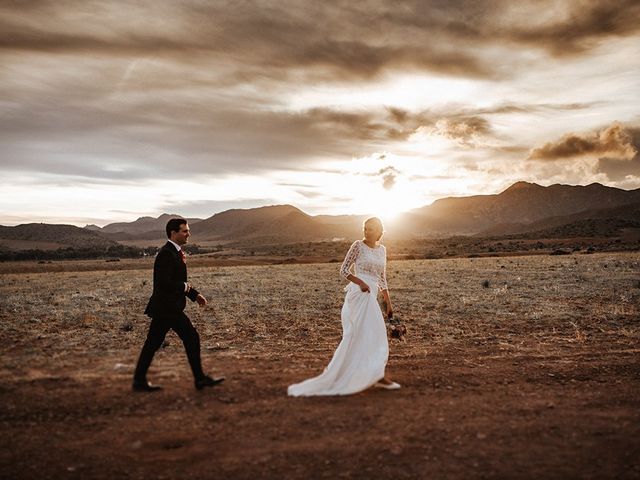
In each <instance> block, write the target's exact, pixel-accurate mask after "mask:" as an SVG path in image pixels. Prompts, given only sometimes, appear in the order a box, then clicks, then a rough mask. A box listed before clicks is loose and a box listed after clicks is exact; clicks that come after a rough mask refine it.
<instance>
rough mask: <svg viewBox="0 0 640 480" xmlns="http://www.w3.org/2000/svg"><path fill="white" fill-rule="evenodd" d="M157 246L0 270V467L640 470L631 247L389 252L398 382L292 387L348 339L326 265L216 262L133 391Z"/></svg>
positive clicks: (45, 470)
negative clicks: (138, 257)
mask: <svg viewBox="0 0 640 480" xmlns="http://www.w3.org/2000/svg"><path fill="white" fill-rule="evenodd" d="M151 262H152V260H151V259H147V260H144V261H137V263H136V262H130V263H125V262H122V263H119V264H118V263H114V264H108V265H106V264H105V263H104V262H97V261H96V262H93V263H92V262H91V261H85V262H65V263H58V262H56V263H53V264H36V263H23V264H1V265H0V272H1V274H2V276H1V279H0V317H1V318H0V344H1V346H2V347H1V360H2V362H1V365H0V402H1V403H0V404H1V405H2V409H1V410H0V417H1V418H0V447H1V448H0V471H1V475H0V476H1V477H2V478H12V479H18V478H20V479H21V478H28V479H43V478H69V479H75V478H77V479H92V478H104V479H115V478H134V479H148V478H153V479H162V478H164V479H183V478H188V479H191V478H193V479H202V478H219V479H236V478H239V479H259V478H283V479H290V478H291V479H306V478H330V479H336V478H359V479H377V478H381V479H403V478H425V479H439V478H446V479H469V478H531V479H534V478H536V479H539V478H557V479H568V478H593V479H604V478H621V479H631V478H640V355H639V354H640V254H639V253H637V252H636V253H610V254H593V255H577V254H574V255H565V256H540V255H539V256H529V257H500V258H469V259H442V260H407V261H392V262H390V263H389V266H388V279H389V285H390V288H391V295H392V299H393V300H394V306H395V310H396V312H397V316H398V317H399V318H401V319H402V320H403V321H404V322H405V324H406V325H407V327H408V330H409V332H408V337H407V341H406V342H403V343H401V342H398V341H395V340H392V341H391V342H390V343H391V355H390V360H389V365H388V373H389V375H390V376H391V377H392V378H393V379H394V380H396V381H398V382H400V383H401V384H402V385H403V388H402V389H401V390H399V391H395V392H389V391H380V390H378V389H376V390H375V391H367V392H363V393H360V394H358V395H354V396H350V397H336V398H308V399H304V398H302V399H300V398H297V399H292V398H288V397H287V396H286V387H287V385H288V384H290V383H292V382H297V381H300V380H302V379H304V378H307V377H309V376H311V375H314V374H317V373H319V372H320V371H321V370H322V368H323V367H324V366H325V365H326V363H327V362H328V360H329V359H330V358H331V354H332V352H333V350H334V348H335V347H336V345H337V343H338V342H339V340H340V335H341V329H340V308H341V305H342V296H343V292H342V287H343V285H344V281H343V280H342V279H341V278H340V277H339V275H338V265H337V264H335V263H334V264H306V265H262V266H233V267H212V266H198V265H199V263H198V261H197V257H194V258H193V259H192V261H190V265H191V268H190V279H191V281H192V283H193V284H194V285H196V286H197V287H198V289H199V290H200V291H201V292H203V293H204V294H205V295H206V296H207V297H208V298H209V300H210V304H209V306H207V307H206V308H205V309H199V308H197V307H196V306H195V305H194V304H192V305H189V306H188V308H187V313H188V315H189V316H190V317H191V319H192V321H193V322H194V324H195V325H196V326H197V328H198V330H199V332H200V335H201V339H202V345H203V363H204V365H205V367H206V370H208V371H209V373H211V374H222V373H223V374H225V375H226V376H227V380H226V382H225V383H223V384H222V385H221V386H219V387H215V388H213V389H208V390H205V391H200V392H199V391H196V390H195V389H194V388H193V384H192V381H191V378H190V371H189V368H188V364H187V361H186V358H185V355H184V352H183V350H182V345H181V343H180V342H179V340H178V338H177V337H176V336H175V334H173V333H170V334H169V336H168V337H167V344H166V345H165V347H164V348H163V349H162V350H161V351H160V352H158V354H157V356H156V359H155V361H154V364H153V365H152V367H151V371H150V379H151V381H153V382H155V383H159V384H161V385H163V386H164V390H162V391H161V392H159V393H153V394H140V393H136V394H134V393H132V392H131V391H130V383H131V374H132V370H133V365H134V363H135V360H136V358H137V354H138V352H139V349H140V347H141V346H142V343H143V340H144V336H145V333H146V329H147V325H148V319H147V318H146V317H144V316H143V315H142V311H143V309H144V305H145V303H146V300H147V298H148V296H149V294H150V290H151V270H150V269H151V264H152V263H151Z"/></svg>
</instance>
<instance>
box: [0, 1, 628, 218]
mask: <svg viewBox="0 0 640 480" xmlns="http://www.w3.org/2000/svg"><path fill="white" fill-rule="evenodd" d="M638 18H640V2H638V1H636V0H620V1H616V2H611V1H610V0H574V1H568V0H533V1H518V2H512V1H510V0H504V1H503V0H491V1H482V0H437V1H436V0H433V1H425V0H416V1H402V0H399V1H382V0H371V1H367V0H365V1H358V2H353V1H326V2H317V1H311V0H296V1H293V0H289V1H254V2H250V1H242V0H236V1H204V0H182V1H179V2H176V1H173V0H149V1H126V2H125V1H122V2H116V1H111V2H108V1H91V0H77V1H76V0H30V1H28V2H23V1H17V0H16V1H12V0H0V146H1V148H0V224H2V225H17V224H20V223H29V222H45V223H69V224H74V225H78V226H84V225H86V224H96V225H100V226H103V225H105V224H108V223H111V222H116V221H133V220H135V219H136V218H138V217H140V216H158V215H160V214H162V213H165V212H166V213H177V214H181V215H184V216H188V217H200V218H207V217H209V216H211V215H213V214H214V213H217V212H220V211H224V210H228V209H230V208H252V207H258V206H264V205H274V204H285V203H286V204H292V205H295V206H297V207H298V208H300V209H302V210H303V211H305V212H307V213H309V214H312V215H316V214H377V215H380V216H382V217H383V218H392V217H393V215H395V214H397V213H399V212H402V211H406V210H409V209H412V208H417V207H421V206H424V205H428V204H430V203H431V202H433V201H434V200H436V199H438V198H442V197H447V196H467V195H477V194H495V193H499V192H501V191H502V190H504V189H506V188H507V187H509V186H510V185H511V184H513V183H514V182H516V181H528V182H535V183H538V184H540V185H551V184H555V183H563V184H571V185H587V184H590V183H593V182H599V183H602V184H605V185H608V186H612V187H617V188H622V189H626V190H629V189H636V188H640V154H639V151H640V23H639V22H638V21H637V19H638Z"/></svg>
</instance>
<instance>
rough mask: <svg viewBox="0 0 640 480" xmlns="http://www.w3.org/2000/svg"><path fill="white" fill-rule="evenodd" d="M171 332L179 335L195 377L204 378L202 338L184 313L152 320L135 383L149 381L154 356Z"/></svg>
mask: <svg viewBox="0 0 640 480" xmlns="http://www.w3.org/2000/svg"><path fill="white" fill-rule="evenodd" d="M169 330H173V331H174V332H176V333H177V334H178V337H180V340H182V343H183V344H184V349H185V350H186V352H187V359H188V360H189V366H191V371H192V372H193V377H194V378H195V379H196V380H199V379H201V378H203V377H204V372H203V371H202V363H201V361H200V336H199V335H198V332H197V331H196V329H195V328H194V326H193V325H192V323H191V320H189V317H187V316H186V315H185V314H184V313H178V314H173V315H171V316H157V317H153V318H152V319H151V325H149V332H148V333H147V339H146V341H145V342H144V346H143V347H142V351H141V352H140V358H138V364H137V365H136V371H135V373H134V376H133V379H134V381H135V382H141V383H144V382H146V380H147V370H149V366H150V365H151V361H152V360H153V356H154V355H155V353H156V352H157V351H158V349H159V348H160V347H161V346H162V343H163V342H164V338H165V336H166V335H167V332H168V331H169Z"/></svg>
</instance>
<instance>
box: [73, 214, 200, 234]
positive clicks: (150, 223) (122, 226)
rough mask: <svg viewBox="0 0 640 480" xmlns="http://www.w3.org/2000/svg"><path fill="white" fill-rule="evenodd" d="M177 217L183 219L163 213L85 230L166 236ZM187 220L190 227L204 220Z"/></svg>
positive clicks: (93, 226)
mask: <svg viewBox="0 0 640 480" xmlns="http://www.w3.org/2000/svg"><path fill="white" fill-rule="evenodd" d="M176 217H181V215H176V214H169V213H163V214H162V215H160V216H159V217H157V218H155V217H140V218H138V219H137V220H135V221H133V222H118V223H110V224H108V225H105V226H104V227H102V228H100V227H97V226H96V225H87V226H86V227H84V228H86V229H89V230H96V229H97V230H98V231H100V232H103V233H128V234H131V235H140V234H147V235H148V236H150V235H149V232H154V233H156V234H157V233H158V232H160V233H162V235H165V227H166V225H167V222H168V221H169V220H170V219H172V218H176ZM185 220H187V222H189V226H190V227H191V225H194V224H196V223H198V222H200V221H201V220H202V219H201V218H185Z"/></svg>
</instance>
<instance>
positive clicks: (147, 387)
mask: <svg viewBox="0 0 640 480" xmlns="http://www.w3.org/2000/svg"><path fill="white" fill-rule="evenodd" d="M132 389H133V391H134V392H157V391H158V390H162V387H161V386H160V385H151V384H150V383H149V382H133V386H132Z"/></svg>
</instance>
